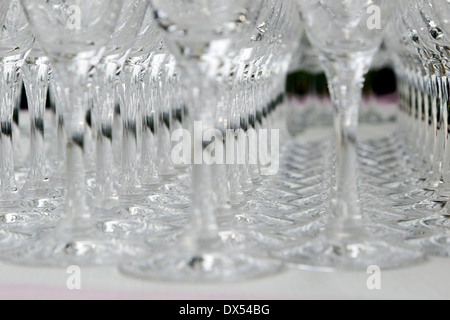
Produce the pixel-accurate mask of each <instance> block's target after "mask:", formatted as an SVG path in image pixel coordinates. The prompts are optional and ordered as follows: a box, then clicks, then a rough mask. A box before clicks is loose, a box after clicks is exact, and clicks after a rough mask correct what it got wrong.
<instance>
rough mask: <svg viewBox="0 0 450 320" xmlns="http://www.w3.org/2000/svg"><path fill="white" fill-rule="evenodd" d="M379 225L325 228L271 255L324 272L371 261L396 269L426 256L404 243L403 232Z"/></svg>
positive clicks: (364, 266) (359, 266) (358, 267)
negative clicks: (339, 229)
mask: <svg viewBox="0 0 450 320" xmlns="http://www.w3.org/2000/svg"><path fill="white" fill-rule="evenodd" d="M377 229H379V228H378V227H375V228H373V229H371V228H370V227H362V228H356V229H351V230H344V231H343V232H342V233H338V232H336V231H334V232H332V233H329V232H325V233H323V234H322V235H320V236H319V237H318V238H317V239H315V240H312V241H305V242H303V243H300V244H298V245H295V246H291V247H288V248H286V249H283V250H279V251H277V252H273V253H272V256H273V257H275V258H278V259H281V260H283V261H285V262H286V264H287V265H288V266H291V267H296V268H299V269H304V270H313V271H323V272H332V271H336V270H341V269H342V270H366V269H367V268H368V267H369V266H372V265H376V266H378V267H380V268H381V269H395V268H401V267H404V266H410V265H412V264H415V263H419V262H423V261H424V260H425V259H426V256H425V253H424V252H423V251H422V250H421V249H420V248H413V247H409V246H407V245H404V244H401V241H402V240H401V236H400V233H399V234H398V236H387V234H386V233H384V234H380V233H378V232H377V231H375V230H377ZM391 232H392V231H391ZM374 235H377V236H374Z"/></svg>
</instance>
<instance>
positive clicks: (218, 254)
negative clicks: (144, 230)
mask: <svg viewBox="0 0 450 320" xmlns="http://www.w3.org/2000/svg"><path fill="white" fill-rule="evenodd" d="M224 249H225V248H224ZM281 269H282V264H281V263H280V262H278V261H274V260H265V259H260V258H255V257H252V256H249V255H246V254H243V253H238V252H234V251H230V250H226V249H225V250H214V251H210V250H204V251H203V250H199V251H190V250H187V251H186V250H182V249H177V250H172V251H168V252H162V253H159V254H156V255H154V256H150V257H148V258H147V259H145V260H136V259H135V260H129V261H127V262H125V263H123V264H121V265H120V270H121V271H122V272H123V273H124V274H126V275H130V276H134V277H138V278H144V279H149V280H160V281H169V282H237V281H243V280H249V279H252V278H259V277H263V276H268V275H271V274H274V273H278V272H280V270H281Z"/></svg>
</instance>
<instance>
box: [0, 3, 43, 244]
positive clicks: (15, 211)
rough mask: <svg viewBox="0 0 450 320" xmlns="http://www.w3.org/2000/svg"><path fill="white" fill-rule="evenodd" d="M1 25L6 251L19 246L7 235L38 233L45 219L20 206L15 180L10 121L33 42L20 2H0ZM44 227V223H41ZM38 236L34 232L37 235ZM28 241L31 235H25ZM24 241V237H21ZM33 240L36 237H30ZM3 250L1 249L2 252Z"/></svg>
mask: <svg viewBox="0 0 450 320" xmlns="http://www.w3.org/2000/svg"><path fill="white" fill-rule="evenodd" d="M2 10H4V11H2V17H3V25H2V29H1V33H0V72H1V75H2V76H1V77H0V94H1V95H0V96H1V108H0V111H1V112H0V122H1V130H0V148H1V150H0V215H1V216H2V219H0V228H2V229H3V230H4V232H2V235H3V236H5V237H6V239H5V242H3V243H2V244H4V245H5V248H6V249H7V248H11V247H12V246H16V245H19V243H22V242H17V243H14V242H10V241H9V240H10V239H12V238H11V235H12V234H10V235H8V232H14V233H15V232H24V233H27V232H26V230H25V228H27V227H36V230H38V229H41V227H42V225H41V222H43V221H44V220H45V217H44V215H42V214H40V213H39V212H37V211H35V210H30V209H29V208H28V207H26V206H24V205H23V203H22V198H21V194H20V192H19V188H18V186H17V181H16V177H15V174H16V172H15V163H14V148H13V147H14V145H13V120H14V110H15V107H16V96H17V91H18V90H19V88H20V79H21V78H20V72H21V67H22V66H23V64H24V61H25V59H26V57H27V56H28V54H29V52H30V50H31V48H32V46H33V43H34V41H35V38H34V36H33V34H32V33H31V28H30V26H29V23H28V21H27V19H26V17H25V14H24V13H23V10H22V7H21V5H20V3H19V1H16V0H12V1H2ZM44 224H45V222H44ZM38 233H39V232H36V235H37V234H38ZM27 235H28V236H27V238H30V236H31V234H30V233H27ZM13 238H14V237H13ZM21 238H22V239H24V238H26V237H25V236H23V237H21ZM32 238H33V239H34V238H35V237H32ZM2 249H3V248H2Z"/></svg>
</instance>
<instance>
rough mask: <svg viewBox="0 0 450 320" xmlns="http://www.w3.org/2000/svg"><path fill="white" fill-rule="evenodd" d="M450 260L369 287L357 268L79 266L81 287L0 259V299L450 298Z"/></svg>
mask: <svg viewBox="0 0 450 320" xmlns="http://www.w3.org/2000/svg"><path fill="white" fill-rule="evenodd" d="M449 269H450V260H449V259H448V258H432V259H430V260H429V261H427V262H425V263H423V264H420V265H416V266H413V267H409V268H404V269H399V270H390V271H383V270H381V274H380V276H381V277H380V279H381V282H380V284H381V288H380V289H374V290H370V289H369V288H368V285H367V282H368V280H369V277H370V276H371V275H370V274H368V273H367V272H365V271H361V272H335V273H320V272H314V271H302V270H296V269H287V270H285V271H284V272H282V273H280V274H277V275H274V276H271V277H267V278H262V279H258V280H250V281H245V282H239V283H232V284H222V283H220V284H200V283H196V284H180V283H166V282H157V281H148V280H142V279H137V278H131V277H128V276H124V275H122V274H121V273H120V272H119V271H118V270H117V269H116V268H114V267H95V268H82V269H80V286H81V289H75V290H70V289H68V286H67V282H68V280H69V279H70V276H71V273H68V270H67V269H63V268H61V269H59V268H52V269H49V268H29V267H22V266H11V265H5V264H0V270H1V272H0V299H3V300H5V299H52V300H53V299H92V300H96V299H107V300H115V299H121V300H122V299H123V300H128V299H133V300H140V299H145V300H303V299H320V300H322V299H324V300H328V299H344V300H347V299H370V300H378V299H389V300H395V299H411V300H424V299H433V300H435V299H439V300H441V299H445V300H447V299H450V276H449Z"/></svg>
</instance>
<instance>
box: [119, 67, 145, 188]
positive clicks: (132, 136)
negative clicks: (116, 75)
mask: <svg viewBox="0 0 450 320" xmlns="http://www.w3.org/2000/svg"><path fill="white" fill-rule="evenodd" d="M143 71H144V70H143V67H142V66H139V65H126V66H125V67H124V69H123V71H122V75H121V76H122V80H121V83H120V85H119V86H118V89H119V99H120V115H121V118H122V130H123V131H122V132H123V136H122V172H121V177H120V184H121V187H122V194H123V195H130V194H133V193H134V192H135V191H136V188H140V187H141V184H140V179H139V166H138V145H137V144H138V141H137V138H138V136H137V135H138V127H137V119H138V113H139V108H138V106H139V89H140V86H141V83H140V82H141V76H142V73H143Z"/></svg>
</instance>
